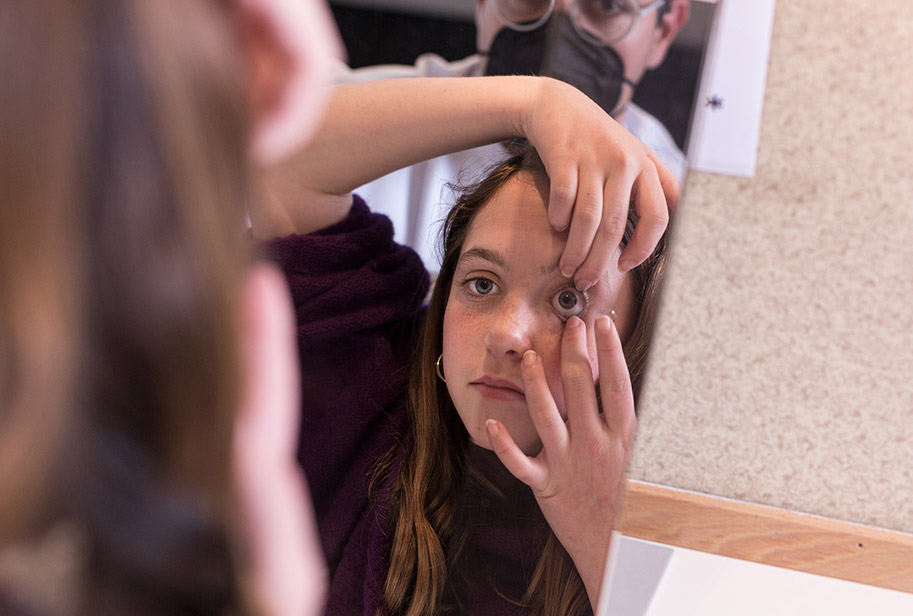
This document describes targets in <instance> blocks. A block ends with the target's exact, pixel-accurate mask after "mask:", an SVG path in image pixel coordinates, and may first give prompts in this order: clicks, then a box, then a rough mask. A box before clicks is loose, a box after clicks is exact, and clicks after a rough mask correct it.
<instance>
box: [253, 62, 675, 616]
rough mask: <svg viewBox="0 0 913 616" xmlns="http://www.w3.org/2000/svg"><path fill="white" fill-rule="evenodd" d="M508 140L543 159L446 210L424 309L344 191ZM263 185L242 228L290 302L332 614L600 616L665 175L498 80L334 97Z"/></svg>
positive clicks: (543, 83)
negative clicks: (284, 280)
mask: <svg viewBox="0 0 913 616" xmlns="http://www.w3.org/2000/svg"><path fill="white" fill-rule="evenodd" d="M482 100H484V101H486V104H485V105H480V104H478V101H482ZM579 134H584V135H586V136H587V138H586V139H585V140H582V139H579V137H578V135H579ZM365 135H369V137H368V138H366V137H365ZM515 136H525V137H528V138H529V140H530V142H531V143H532V144H533V145H534V146H536V147H537V148H538V150H539V151H540V152H541V153H542V161H543V162H542V163H539V162H538V158H537V157H536V156H535V155H534V153H533V152H523V153H521V154H519V155H518V156H516V157H514V158H512V159H511V160H510V161H508V162H507V163H505V164H504V165H502V166H500V167H498V168H497V169H495V170H494V172H493V173H492V174H491V175H490V176H489V177H488V178H487V179H486V180H485V181H483V182H482V183H481V184H480V185H479V186H478V187H476V188H475V189H474V190H472V191H471V192H469V193H468V194H467V195H466V196H464V197H463V198H462V199H461V200H460V201H459V202H458V203H457V205H456V206H455V208H454V209H453V211H452V212H451V214H450V216H449V217H448V220H447V223H446V226H445V236H444V254H443V264H442V269H441V274H440V276H439V277H438V279H437V282H436V285H435V290H434V293H433V295H432V298H431V303H430V306H429V307H428V309H427V314H426V312H425V310H424V309H423V308H422V299H423V298H424V297H425V294H426V291H427V274H426V272H425V270H424V267H423V266H422V264H421V262H420V260H419V259H418V257H417V256H416V255H415V253H413V252H412V251H411V250H409V249H406V248H404V247H401V246H398V245H396V244H394V243H393V241H392V229H391V228H390V224H389V221H388V220H387V219H386V218H384V217H381V216H376V215H373V214H371V212H370V211H369V210H368V209H367V207H366V205H365V204H364V203H363V202H362V201H361V200H360V199H358V198H357V197H355V198H353V197H351V196H350V195H349V194H347V193H346V191H347V190H349V189H351V187H353V186H358V185H360V184H361V183H363V182H364V181H365V180H367V179H370V178H371V176H373V175H377V174H381V173H384V172H386V171H388V170H390V169H392V168H395V167H396V166H399V165H402V164H409V163H410V162H412V161H413V159H416V158H421V157H426V156H433V155H438V154H440V153H443V152H445V151H447V150H448V149H451V148H452V149H461V148H465V147H468V146H472V145H476V144H478V143H480V142H484V141H486V140H495V139H501V138H506V137H515ZM629 139H630V140H632V141H628V140H629ZM546 170H548V173H546ZM289 178H294V181H291V180H290V179H289ZM659 178H663V181H662V182H661V181H659ZM273 179H274V182H273V183H272V185H271V189H272V197H273V199H272V200H270V201H268V202H267V206H265V207H262V208H261V209H259V210H258V211H255V212H252V213H251V219H252V221H253V231H254V234H255V235H256V236H258V237H261V238H269V237H275V238H277V239H274V240H273V241H271V242H270V243H269V248H270V250H271V251H272V253H273V254H274V255H275V257H276V259H277V260H278V262H279V263H280V264H281V265H282V266H283V268H284V269H285V271H286V275H287V277H288V279H289V281H290V285H291V289H292V293H293V297H294V300H295V304H296V311H297V315H298V323H299V325H298V336H299V346H300V353H301V359H302V367H303V372H302V374H303V391H304V402H305V403H304V413H303V418H302V422H303V425H302V440H301V445H300V450H299V459H300V461H301V463H302V465H303V467H304V469H305V471H306V473H307V475H308V477H309V481H310V483H311V487H312V494H313V497H314V501H315V507H316V511H317V517H318V526H319V528H320V533H321V539H322V541H323V545H324V550H325V552H326V555H327V559H328V565H329V568H330V575H331V586H330V594H329V599H328V613H331V614H355V613H359V614H366V615H374V614H415V615H417V614H431V613H435V614H436V613H449V612H454V613H472V614H510V613H517V614H529V613H540V614H575V613H587V612H589V611H590V610H591V607H592V606H595V605H596V602H597V600H598V593H599V587H600V584H601V579H602V573H603V568H604V563H605V558H606V554H607V551H608V542H609V537H610V531H611V529H612V524H613V521H614V517H615V514H616V511H617V507H618V492H619V489H620V486H621V483H622V477H623V473H624V468H625V465H626V463H627V456H628V452H629V450H630V445H631V440H632V437H633V432H634V424H635V420H634V413H633V396H632V391H631V382H630V377H629V374H628V369H627V367H626V365H625V360H624V357H623V355H622V352H621V340H625V341H626V343H627V344H628V346H629V348H630V349H631V352H630V361H631V364H632V368H633V370H634V372H633V376H634V377H635V379H638V380H639V376H640V371H641V370H642V366H643V350H644V349H645V348H646V339H647V337H648V334H649V327H648V325H649V323H650V320H651V319H652V306H653V300H654V290H655V283H656V280H657V278H658V276H659V272H660V266H661V262H662V258H661V254H657V253H654V251H653V245H654V244H655V243H656V241H657V240H658V239H659V236H661V235H662V231H663V229H664V226H665V214H666V211H667V207H666V198H668V199H669V200H670V201H674V199H675V197H676V194H675V181H674V180H673V179H671V178H669V176H668V171H666V170H665V169H664V168H663V167H662V166H661V165H659V164H657V163H655V162H654V159H653V158H652V156H651V153H650V152H649V151H647V150H645V149H644V148H643V146H641V145H639V144H637V142H636V141H635V140H634V138H633V137H631V136H630V135H627V134H626V133H623V132H620V131H618V130H617V125H615V124H614V123H613V122H612V120H611V119H610V118H609V117H608V116H607V115H605V114H604V113H603V112H602V111H601V110H599V109H598V108H597V107H595V105H594V104H593V103H592V102H591V101H589V100H588V99H586V98H585V97H583V96H582V95H580V93H579V92H577V91H576V90H574V89H572V88H570V87H568V86H566V85H564V84H560V83H559V82H555V81H552V80H548V79H540V78H525V77H509V78H481V79H468V78H467V79H464V80H443V81H435V80H420V81H409V80H399V81H393V82H374V83H370V84H360V85H357V86H346V87H343V88H340V89H339V90H337V92H336V94H335V95H334V97H333V99H332V103H331V105H330V112H329V114H328V120H327V122H326V123H325V125H324V126H323V128H322V129H321V130H320V132H319V133H318V136H317V138H316V139H315V141H314V142H313V144H312V147H311V148H309V149H308V150H307V151H305V152H304V153H302V154H301V155H299V156H298V157H296V158H295V159H294V160H293V161H292V162H291V163H290V164H289V165H288V166H287V167H286V168H285V169H283V170H282V174H281V175H279V176H276V177H274V178H273ZM570 187H573V190H571V189H570ZM663 187H665V188H666V190H665V194H664V192H663ZM619 196H621V198H620V201H621V202H622V203H627V202H628V200H629V199H630V198H631V197H633V199H634V202H635V204H636V206H637V208H638V210H639V214H640V219H641V220H640V223H639V225H638V226H637V230H636V231H633V232H632V230H631V227H632V226H633V225H628V224H627V220H628V216H619V215H617V214H615V213H614V209H613V208H612V207H611V204H613V203H614V202H616V200H618V197H619ZM603 203H605V204H606V205H605V210H603ZM636 217H637V215H636V214H634V213H633V212H632V216H631V218H632V219H633V218H636ZM556 227H557V229H556ZM626 228H627V233H625V230H626ZM651 234H652V235H651ZM648 237H649V238H651V239H647V238H648ZM620 245H621V246H623V247H624V249H623V250H622V251H621V252H620V255H619V248H618V247H619V246H620ZM651 255H652V256H651ZM647 257H649V258H647ZM645 259H646V263H645V265H641V266H640V267H638V268H637V269H635V270H634V271H633V272H631V271H629V270H630V269H631V267H630V264H631V263H635V264H639V263H641V262H643V261H644V260H645ZM572 277H573V278H572ZM613 311H614V313H615V323H614V324H613V321H612V319H610V318H609V316H608V315H610V314H611V313H612V312H613ZM634 349H637V351H634ZM596 382H598V385H599V387H594V383H596ZM492 451H493V452H494V453H492Z"/></svg>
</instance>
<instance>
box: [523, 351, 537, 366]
mask: <svg viewBox="0 0 913 616" xmlns="http://www.w3.org/2000/svg"><path fill="white" fill-rule="evenodd" d="M523 363H524V364H525V365H527V366H532V365H533V364H534V363H536V352H535V351H533V350H532V349H530V350H529V351H527V352H526V353H524V354H523Z"/></svg>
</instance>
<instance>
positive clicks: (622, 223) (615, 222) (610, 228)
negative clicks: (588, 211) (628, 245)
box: [602, 212, 628, 237]
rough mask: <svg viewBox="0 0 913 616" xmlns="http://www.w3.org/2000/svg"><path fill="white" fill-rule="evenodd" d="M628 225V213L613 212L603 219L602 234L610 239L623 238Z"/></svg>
mask: <svg viewBox="0 0 913 616" xmlns="http://www.w3.org/2000/svg"><path fill="white" fill-rule="evenodd" d="M627 224H628V215H627V212H625V213H624V214H621V213H620V212H612V213H610V214H607V215H606V216H605V217H604V218H603V219H602V232H603V233H605V234H606V235H608V236H609V237H621V236H622V235H624V232H625V227H626V226H627Z"/></svg>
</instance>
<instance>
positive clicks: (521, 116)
mask: <svg viewBox="0 0 913 616" xmlns="http://www.w3.org/2000/svg"><path fill="white" fill-rule="evenodd" d="M544 81H550V80H543V79H541V78H535V77H486V78H462V79H448V78H441V79H393V80H383V81H374V82H367V83H356V84H347V85H341V86H336V87H334V91H333V94H332V97H331V101H330V104H329V108H328V111H327V114H326V116H325V119H324V122H323V124H322V127H321V128H320V130H319V131H318V133H317V135H316V136H315V137H314V139H313V140H312V142H311V143H310V144H309V146H308V147H307V148H306V149H305V150H304V151H302V152H300V153H299V154H298V155H296V156H295V157H293V158H292V159H291V160H289V161H288V162H287V163H285V164H283V165H282V166H281V167H280V168H278V169H275V170H273V171H271V172H270V173H269V174H268V175H267V192H268V195H269V198H268V199H267V200H266V202H265V203H264V204H262V205H261V206H260V210H261V211H259V212H257V213H252V215H251V218H252V221H253V223H254V227H255V234H256V235H258V236H260V237H264V236H273V235H279V234H280V233H266V234H264V233H257V228H258V226H259V227H261V228H262V227H264V226H268V225H275V226H280V227H285V229H284V230H285V231H286V232H295V233H307V232H310V231H314V230H317V229H319V228H323V227H325V226H327V224H332V222H334V221H335V220H339V219H341V218H342V217H344V216H345V214H346V212H347V206H348V204H349V203H350V197H349V193H350V192H351V191H352V190H354V189H355V188H357V187H358V186H361V185H362V184H365V183H366V182H369V181H371V180H374V179H376V178H379V177H381V176H383V175H385V174H387V173H390V172H391V171H395V170H396V169H400V168H402V167H406V166H409V165H412V164H415V163H417V162H420V161H422V160H426V159H429V158H433V157H435V156H440V155H443V154H448V153H451V152H456V151H460V150H464V149H467V148H471V147H475V146H478V145H482V144H486V143H494V142H497V141H501V140H503V139H507V138H511V137H516V136H522V135H524V134H525V129H524V126H525V125H527V124H528V114H529V112H530V110H531V108H532V106H533V104H534V100H535V97H536V96H537V93H538V89H539V88H540V87H541V86H542V84H543V82H544ZM258 223H261V224H258Z"/></svg>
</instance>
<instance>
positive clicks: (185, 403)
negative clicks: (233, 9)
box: [0, 0, 249, 614]
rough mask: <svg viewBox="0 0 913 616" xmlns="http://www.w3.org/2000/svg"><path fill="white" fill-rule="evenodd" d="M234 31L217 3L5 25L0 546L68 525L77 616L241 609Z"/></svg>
mask: <svg viewBox="0 0 913 616" xmlns="http://www.w3.org/2000/svg"><path fill="white" fill-rule="evenodd" d="M230 27H231V25H230V17H229V15H228V13H227V9H226V8H225V7H221V6H219V5H218V3H217V2H214V1H211V0H97V1H93V2H71V1H70V0H29V1H28V2H4V3H2V6H0V82H2V83H0V88H2V90H0V101H2V104H3V108H2V109H0V191H2V193H0V211H2V214H0V216H2V218H0V227H2V228H0V234H2V239H0V246H2V247H0V251H2V252H0V257H2V259H0V261H2V264H0V271H2V274H3V284H2V291H0V369H2V370H0V400H2V403H3V408H2V409H0V435H2V437H0V512H2V514H0V542H4V541H7V540H9V539H12V538H13V537H19V536H21V535H22V534H23V532H25V531H29V530H37V529H34V528H31V527H32V526H33V525H32V524H28V525H27V524H25V522H26V521H32V520H36V519H45V520H48V521H53V520H54V519H59V518H62V517H63V518H66V519H69V520H71V521H75V523H76V524H77V525H78V527H79V528H80V530H81V532H82V534H83V535H84V536H85V538H86V539H87V542H86V545H87V552H88V554H87V555H86V571H85V576H84V578H83V579H84V584H83V586H84V588H83V590H84V592H83V595H84V599H85V604H84V605H83V606H82V609H83V610H84V611H85V612H87V613H93V614H109V613H110V614H114V613H123V612H129V613H133V614H164V613H168V614H181V613H194V614H198V613H223V612H225V611H226V610H236V609H237V608H238V607H239V598H238V592H237V590H236V587H237V584H236V581H235V573H234V568H233V566H232V564H231V563H232V561H231V558H230V551H231V546H230V542H229V539H228V537H229V533H228V530H229V516H228V513H227V512H228V505H229V503H230V500H231V497H232V496H231V487H230V486H231V484H230V476H229V471H230V456H229V453H230V446H231V432H232V427H233V421H234V414H235V410H236V408H237V403H238V397H239V392H238V390H237V388H238V382H239V366H238V361H239V351H238V349H237V348H236V327H237V323H238V319H237V317H236V306H235V298H236V296H237V284H238V279H239V271H240V266H241V260H242V258H243V254H244V253H243V250H241V247H242V246H241V242H242V234H241V229H242V225H243V216H242V213H243V207H244V204H245V201H246V199H247V197H248V178H249V170H248V160H247V144H248V142H249V138H248V122H247V117H246V116H247V107H246V100H245V98H244V90H245V88H244V84H243V83H242V79H241V77H240V71H239V68H238V67H239V66H240V64H241V63H240V61H239V58H238V57H237V55H236V53H235V52H234V50H235V47H236V45H235V44H234V39H233V38H232V33H231V32H230ZM49 326H50V327H49ZM54 336H56V339H49V337H54ZM48 357H50V358H51V359H52V360H53V361H50V362H48V361H46V360H47V358H48ZM42 387H43V388H44V390H42ZM10 426H13V427H16V430H15V431H8V430H9V427H10ZM13 438H16V439H20V438H21V439H22V440H19V441H18V442H19V443H21V447H19V448H18V449H17V448H16V447H14V446H12V443H13V442H14V441H13ZM22 447H27V448H30V449H31V451H32V452H33V453H35V452H37V454H38V455H35V456H33V457H32V459H29V458H28V457H27V456H24V455H23V454H22V451H21V449H22ZM11 467H15V468H16V469H17V470H16V472H10V470H9V469H10V468H11ZM23 473H24V475H23ZM17 476H18V477H23V476H24V477H26V478H28V481H29V482H30V483H28V484H26V485H27V486H31V487H30V488H29V489H28V490H26V488H24V487H22V485H20V484H23V482H22V481H20V482H17V483H13V482H11V481H10V479H11V478H12V477H17ZM52 485H53V486H54V491H53V496H52V493H51V490H50V489H49V488H50V486H52ZM22 495H26V496H28V498H27V499H25V500H20V498H19V497H20V496H22ZM0 545H2V544H0Z"/></svg>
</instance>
